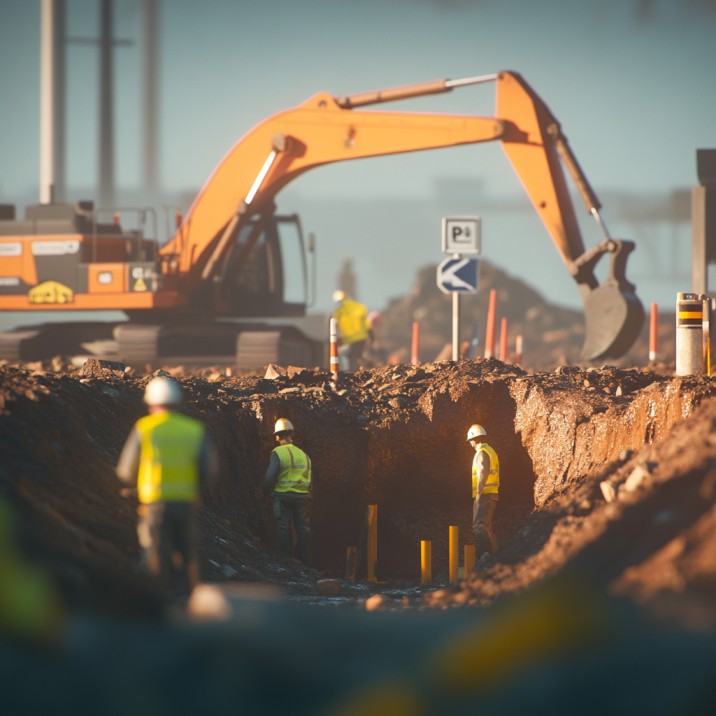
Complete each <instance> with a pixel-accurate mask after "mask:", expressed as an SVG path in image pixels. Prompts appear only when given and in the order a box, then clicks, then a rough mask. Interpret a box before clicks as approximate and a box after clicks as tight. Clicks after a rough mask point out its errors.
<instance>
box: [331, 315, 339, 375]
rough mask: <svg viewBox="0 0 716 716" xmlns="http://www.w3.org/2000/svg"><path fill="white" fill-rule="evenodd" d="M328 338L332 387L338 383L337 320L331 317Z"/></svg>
mask: <svg viewBox="0 0 716 716" xmlns="http://www.w3.org/2000/svg"><path fill="white" fill-rule="evenodd" d="M330 340H331V359H330V369H331V381H332V383H333V387H334V388H335V387H337V385H338V321H337V320H336V319H335V318H331V325H330Z"/></svg>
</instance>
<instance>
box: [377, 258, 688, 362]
mask: <svg viewBox="0 0 716 716" xmlns="http://www.w3.org/2000/svg"><path fill="white" fill-rule="evenodd" d="M436 269H437V266H436V265H434V266H426V267H424V268H423V269H422V270H420V271H419V272H418V274H417V277H416V280H415V283H414V284H413V286H412V288H411V290H410V291H409V293H408V294H407V295H406V296H404V297H400V298H396V299H394V300H393V301H391V302H390V304H389V305H388V307H387V308H386V310H385V312H384V315H383V319H384V321H383V325H382V326H381V327H380V329H379V332H378V343H379V346H380V348H381V349H382V350H383V351H384V355H386V356H390V357H391V358H392V360H394V361H396V362H403V363H405V362H409V361H410V358H411V355H410V353H411V350H410V346H411V330H412V325H413V321H418V323H419V324H420V357H421V359H422V360H424V361H431V360H436V359H438V356H441V354H442V353H443V351H444V349H445V347H446V346H449V345H450V344H451V341H452V298H451V296H449V295H446V294H444V293H442V291H440V290H439V289H438V288H437V286H436V281H435V276H436ZM493 289H494V290H495V292H496V313H497V325H496V334H495V340H496V345H495V355H499V353H498V350H499V341H500V337H501V336H500V327H501V322H502V318H505V319H507V328H508V330H507V356H506V358H507V359H508V360H513V359H514V353H515V343H516V338H517V336H518V335H520V336H522V344H523V349H522V350H523V365H524V366H525V367H526V368H528V369H529V370H540V371H542V370H554V369H555V368H557V367H558V366H560V365H584V364H585V362H584V361H583V360H581V357H580V354H581V351H582V346H583V343H584V314H583V312H582V311H581V310H573V309H570V308H563V307H560V306H556V305H554V304H550V303H549V302H548V301H547V300H546V299H545V298H544V297H543V296H542V295H540V294H539V293H538V292H537V291H535V290H534V289H533V288H532V287H530V286H528V285H527V284H525V283H523V282H522V281H520V280H518V279H516V278H513V277H512V276H510V275H509V274H508V273H507V272H505V271H503V270H502V269H501V268H499V267H497V266H494V265H493V264H491V263H490V262H489V261H485V260H481V261H480V283H479V286H478V291H477V293H476V294H474V295H470V294H467V295H464V296H462V300H461V309H460V313H461V315H460V320H461V325H462V329H461V336H460V339H461V342H463V343H466V342H472V340H473V339H477V345H476V353H474V355H475V356H483V355H484V354H485V341H486V336H485V333H486V327H487V325H486V324H487V309H488V303H489V297H490V292H491V291H492V290H493ZM645 308H646V311H647V320H646V321H645V325H644V326H643V328H642V330H641V332H640V334H639V336H638V338H637V339H636V341H635V343H634V345H633V347H632V348H631V349H630V350H629V351H628V353H627V354H626V355H625V356H624V357H622V358H619V359H612V360H610V361H609V362H610V363H611V364H613V365H618V366H622V367H630V366H639V365H644V366H645V365H648V362H649V320H648V314H649V306H645ZM664 308H665V307H662V309H661V310H660V311H659V315H658V346H657V347H658V358H659V361H661V362H664V363H666V364H669V363H672V364H673V361H674V355H675V353H674V349H675V347H674V325H675V323H674V320H675V319H674V312H673V309H671V310H668V311H667V310H664ZM451 356H452V351H451V350H450V351H448V352H447V353H444V354H443V355H442V356H441V357H447V358H449V357H451ZM672 369H673V365H672Z"/></svg>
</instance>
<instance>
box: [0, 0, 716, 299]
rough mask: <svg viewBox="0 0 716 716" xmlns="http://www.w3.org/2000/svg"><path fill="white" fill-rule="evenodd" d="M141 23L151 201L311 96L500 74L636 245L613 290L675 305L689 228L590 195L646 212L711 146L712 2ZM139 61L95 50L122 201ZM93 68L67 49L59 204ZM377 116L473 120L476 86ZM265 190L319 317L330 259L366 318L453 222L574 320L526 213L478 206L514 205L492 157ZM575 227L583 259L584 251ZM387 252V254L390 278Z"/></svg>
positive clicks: (132, 9) (468, 2)
mask: <svg viewBox="0 0 716 716" xmlns="http://www.w3.org/2000/svg"><path fill="white" fill-rule="evenodd" d="M66 1H67V6H68V11H69V21H70V34H71V35H74V36H84V37H86V36H90V35H96V33H97V28H98V5H99V3H98V2H96V0H66ZM39 8H40V2H39V0H0V98H2V99H0V103H1V104H0V106H1V107H2V110H3V111H2V120H1V121H2V125H0V126H2V131H1V132H0V167H1V169H0V201H3V202H17V203H23V204H24V203H25V202H27V201H35V200H37V197H38V189H37V180H38V175H39V169H38V167H39V152H38V149H39V146H38V145H39V141H38V136H39V128H38V127H39V121H38V112H39V18H40V12H39ZM140 17H141V12H140V0H115V33H116V35H117V36H118V37H120V38H124V39H128V40H132V41H134V42H135V43H137V42H138V39H139V19H140ZM160 21H161V36H160V81H161V92H160V115H161V118H160V137H161V142H160V146H159V156H160V176H161V183H162V189H163V190H164V191H165V192H166V193H167V194H172V195H175V194H177V193H178V192H187V193H188V195H192V194H193V193H194V192H196V191H197V190H198V189H199V188H200V187H201V185H202V184H203V183H204V181H205V180H206V178H207V177H208V175H209V174H210V173H211V171H212V169H213V167H214V166H215V165H216V163H217V162H218V161H219V160H220V159H221V157H222V156H223V155H224V154H225V153H226V151H227V150H228V149H229V148H230V147H231V146H232V145H233V144H234V142H235V141H236V140H237V139H238V138H239V137H240V136H241V135H242V134H244V133H245V132H246V131H248V130H249V129H250V128H251V127H252V126H253V125H254V124H255V123H257V122H258V121H260V120H261V119H263V118H265V117H266V116H267V115H269V114H272V113H274V112H277V111H280V110H282V109H284V108H286V107H289V106H292V105H295V104H298V103H300V102H301V101H303V100H304V99H306V98H307V97H309V96H310V95H312V94H314V93H316V92H318V91H321V90H326V91H329V92H331V93H333V94H335V95H345V94H351V93H355V92H362V91H368V90H373V89H378V88H381V87H390V86H394V85H402V84H409V83H414V82H422V81H426V80H432V79H438V78H453V79H454V78H459V77H465V76H471V75H480V74H486V73H492V72H497V71H499V70H502V69H512V70H516V71H518V72H520V73H521V74H522V75H523V76H524V77H525V79H526V80H527V81H528V82H529V83H530V84H531V85H532V86H533V87H534V88H535V90H536V91H537V92H538V93H539V94H540V95H541V96H542V98H543V99H544V100H545V101H546V103H547V104H548V105H549V106H550V108H551V109H552V111H553V113H554V114H555V115H556V116H557V118H558V119H559V120H560V122H561V124H562V127H563V130H564V132H565V134H566V135H567V137H568V138H569V140H570V143H571V146H572V148H573V150H574V151H575V153H576V155H577V157H578V159H579V161H580V163H581V165H582V167H583V169H584V170H585V172H586V174H587V176H588V178H589V180H590V182H591V183H592V185H593V186H594V188H595V190H596V191H597V193H598V194H599V195H600V196H601V197H602V200H603V203H604V204H605V206H604V209H603V214H604V218H605V220H606V222H607V225H608V226H609V227H610V228H611V230H612V232H613V233H614V234H616V235H620V236H624V238H635V239H637V241H638V242H639V246H638V248H637V251H636V252H635V254H634V257H633V259H632V262H631V263H632V264H633V271H632V272H631V273H630V278H631V279H632V280H636V279H637V278H638V284H639V287H638V288H639V294H640V296H641V298H642V301H644V302H645V303H649V302H650V301H652V300H656V301H659V302H660V303H671V304H673V296H674V293H675V292H676V291H678V290H688V288H689V287H688V286H684V283H683V282H684V280H688V271H689V268H688V267H689V264H688V260H689V256H690V247H689V246H688V242H689V240H690V227H689V226H688V225H682V226H677V227H675V226H668V225H666V226H665V225H653V226H652V225H646V224H643V225H640V226H635V225H633V224H632V223H627V222H626V221H624V220H622V219H620V218H619V216H617V215H616V213H615V212H614V211H613V210H612V208H610V206H609V205H608V204H607V202H606V201H605V198H606V196H609V195H610V193H611V192H623V193H627V194H633V195H644V196H650V197H651V198H652V199H653V200H654V201H656V202H657V203H658V201H659V200H660V198H663V201H667V200H668V197H669V196H670V194H671V192H673V191H674V190H678V189H686V190H688V189H690V188H691V187H692V186H693V185H694V184H696V182H697V179H696V170H695V151H696V149H697V148H703V147H716V2H715V1H714V0H594V1H592V0H541V1H540V2H537V1H535V0H532V1H531V0H390V1H386V0H380V1H379V0H356V1H355V2H353V1H349V2H340V1H339V0H332V1H330V0H310V1H307V2H301V0H261V2H244V1H243V0H237V1H233V2H232V1H230V0H203V1H202V2H196V0H164V2H161V3H160ZM139 49H140V46H139V45H138V44H135V45H132V46H129V47H120V48H118V49H117V50H116V51H115V77H116V85H117V95H116V124H117V159H116V167H117V184H118V187H119V188H120V190H126V191H130V190H131V191H133V190H136V189H138V188H140V185H141V173H140V172H141V162H140V153H141V147H142V142H141V133H140V121H141V108H140V106H139V101H140V98H141V84H140V72H141V63H140V57H139ZM96 57H97V53H96V50H94V49H92V48H90V47H88V46H79V45H74V46H72V47H70V49H69V75H70V76H69V91H70V98H69V110H68V127H69V129H68V152H69V156H68V162H67V167H68V189H69V192H70V195H71V198H73V199H74V198H85V197H88V193H90V192H91V191H92V189H93V187H94V186H95V185H96V180H97V169H96V164H97V151H96V144H97V133H96V121H95V120H96V115H97V112H98V110H97V105H98V98H97V67H96V65H95V62H96ZM385 108H386V109H396V110H397V109H406V110H407V109H415V110H425V111H429V112H457V113H473V114H487V115H490V114H492V113H493V111H494V89H493V88H492V87H491V86H489V85H488V86H484V87H477V88H471V89H465V90H462V91H459V92H453V93H451V94H448V95H439V96H436V97H428V98H424V99H422V100H413V101H410V102H403V103H399V104H393V105H385ZM445 179H449V180H450V181H455V180H460V179H462V180H464V182H465V185H466V186H467V187H468V188H469V187H470V186H473V187H474V186H478V184H477V183H478V182H479V188H480V196H481V197H482V200H481V201H477V200H476V201H474V202H472V201H470V199H469V198H468V199H466V198H464V197H459V198H454V197H453V199H452V200H448V201H445V200H443V199H441V198H440V196H439V195H438V191H437V189H436V187H437V185H438V183H439V182H440V181H441V180H445ZM284 193H285V196H283V195H282V196H281V197H279V207H280V208H281V209H284V210H286V211H299V212H300V213H301V214H302V216H303V219H304V228H305V230H307V231H315V233H316V234H317V237H318V241H319V270H320V271H321V275H320V277H319V296H320V301H319V308H320V307H325V306H326V305H328V301H327V296H328V295H329V293H330V291H331V290H332V288H333V287H334V283H335V275H336V273H337V271H338V269H339V266H340V262H341V261H342V259H343V258H345V257H351V258H353V259H354V261H355V263H356V267H357V269H358V273H359V281H361V284H360V285H361V286H362V287H363V288H362V293H363V296H362V298H364V299H365V300H366V301H367V302H369V303H371V304H373V305H374V306H376V307H382V306H383V305H384V304H385V303H386V301H387V300H388V298H390V297H391V296H394V295H398V294H400V293H403V292H405V291H406V290H407V289H408V287H409V286H410V284H411V283H412V279H413V277H414V274H415V270H417V268H419V267H420V266H423V265H425V264H426V263H430V262H435V263H437V262H438V261H440V259H441V258H442V255H441V253H440V236H439V231H440V219H441V216H442V215H445V214H455V213H459V214H464V215H474V214H478V215H480V216H482V217H483V232H484V235H483V245H484V255H485V258H488V259H492V260H494V261H495V262H496V263H498V264H500V265H502V266H503V268H505V269H506V270H508V271H509V272H510V273H513V274H515V275H517V276H520V277H521V278H524V280H527V281H528V282H530V283H531V284H532V285H534V286H535V287H536V288H537V289H538V290H539V291H540V292H542V293H548V294H550V297H551V298H552V300H554V301H556V302H558V303H563V304H568V305H575V306H578V305H579V298H578V294H577V291H576V288H575V287H574V285H573V283H572V282H571V279H569V277H568V276H566V272H565V271H564V269H563V267H562V265H561V262H560V260H559V258H558V257H557V254H556V252H555V251H554V248H553V246H552V245H551V242H550V240H549V237H548V236H547V234H546V233H545V231H544V229H543V228H542V226H541V224H540V223H539V222H538V221H537V220H536V219H535V218H534V217H533V216H532V215H531V212H530V209H529V207H528V205H527V204H526V203H525V208H524V210H521V211H517V212H507V211H505V210H504V209H495V208H494V206H492V204H494V203H497V202H500V201H508V202H509V201H513V200H514V201H516V202H518V203H519V202H520V201H521V200H522V199H521V197H522V196H523V195H522V189H521V187H520V185H519V182H518V180H517V178H516V177H515V176H514V174H513V173H512V170H511V169H510V167H509V165H508V164H507V162H506V160H505V159H504V157H503V155H502V152H501V149H500V148H499V145H498V144H496V143H495V144H490V145H480V146H476V147H467V148H455V149H448V150H439V151H431V152H425V153H421V154H414V155H402V156H400V157H387V158H381V159H371V160H363V161H360V162H355V163H345V164H342V165H333V166H330V167H325V168H321V169H318V170H316V171H314V172H312V173H309V174H307V175H304V177H302V178H301V179H300V180H299V181H297V182H296V183H295V184H294V185H291V186H290V187H288V188H287V190H286V191H285V192H284ZM88 198H89V197H88ZM412 202H420V204H421V210H420V212H417V211H414V210H413V209H412V208H411V207H413V203H412ZM525 202H526V200H525ZM578 212H579V213H580V216H581V215H582V213H583V212H582V206H581V203H580V204H579V205H578ZM433 221H434V223H433ZM590 227H591V225H589V226H588V227H587V228H585V242H586V243H587V244H588V245H591V244H592V243H594V242H595V241H597V240H599V238H601V237H600V235H598V234H590V233H589V232H590V231H591V228H590ZM635 232H636V233H638V234H640V235H639V236H634V233H635ZM649 242H650V243H649ZM356 246H360V249H359V248H356ZM682 246H683V248H682ZM387 247H390V248H389V253H390V254H395V253H397V254H399V256H400V261H399V268H400V269H401V271H400V272H399V274H398V275H396V271H395V265H393V266H392V268H389V267H388V266H387V264H390V263H391V262H390V261H386V255H385V252H386V251H387V250H388V248H387ZM674 257H676V259H674ZM676 264H678V265H676ZM661 273H664V276H663V277H661V276H660V274H661Z"/></svg>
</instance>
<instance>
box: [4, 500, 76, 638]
mask: <svg viewBox="0 0 716 716" xmlns="http://www.w3.org/2000/svg"><path fill="white" fill-rule="evenodd" d="M18 523H19V519H18V516H17V514H16V513H15V511H14V509H13V508H12V506H11V505H10V503H9V502H7V501H5V500H4V499H3V498H1V497H0V639H5V638H11V639H15V640H18V641H21V642H29V643H35V644H38V645H46V646H50V645H53V644H55V643H56V642H58V641H59V639H60V637H61V636H62V632H63V631H64V626H65V619H66V612H65V607H64V604H63V603H62V600H61V597H60V594H59V591H58V590H57V587H56V585H55V584H54V582H53V581H52V579H51V577H50V575H49V574H48V573H46V572H45V571H44V569H42V568H41V567H40V566H38V565H34V564H32V563H31V562H29V561H28V560H27V559H26V557H25V555H24V554H23V550H22V548H21V544H20V539H19V535H18V526H19V524H18Z"/></svg>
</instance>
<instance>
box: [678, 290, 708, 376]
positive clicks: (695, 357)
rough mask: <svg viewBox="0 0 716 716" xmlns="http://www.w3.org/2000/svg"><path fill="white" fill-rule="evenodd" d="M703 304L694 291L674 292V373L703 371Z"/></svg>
mask: <svg viewBox="0 0 716 716" xmlns="http://www.w3.org/2000/svg"><path fill="white" fill-rule="evenodd" d="M703 322H704V304H703V301H702V300H701V298H699V296H698V295H697V294H695V293H677V294H676V375H702V374H703V372H704V352H703V336H704V328H703Z"/></svg>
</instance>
